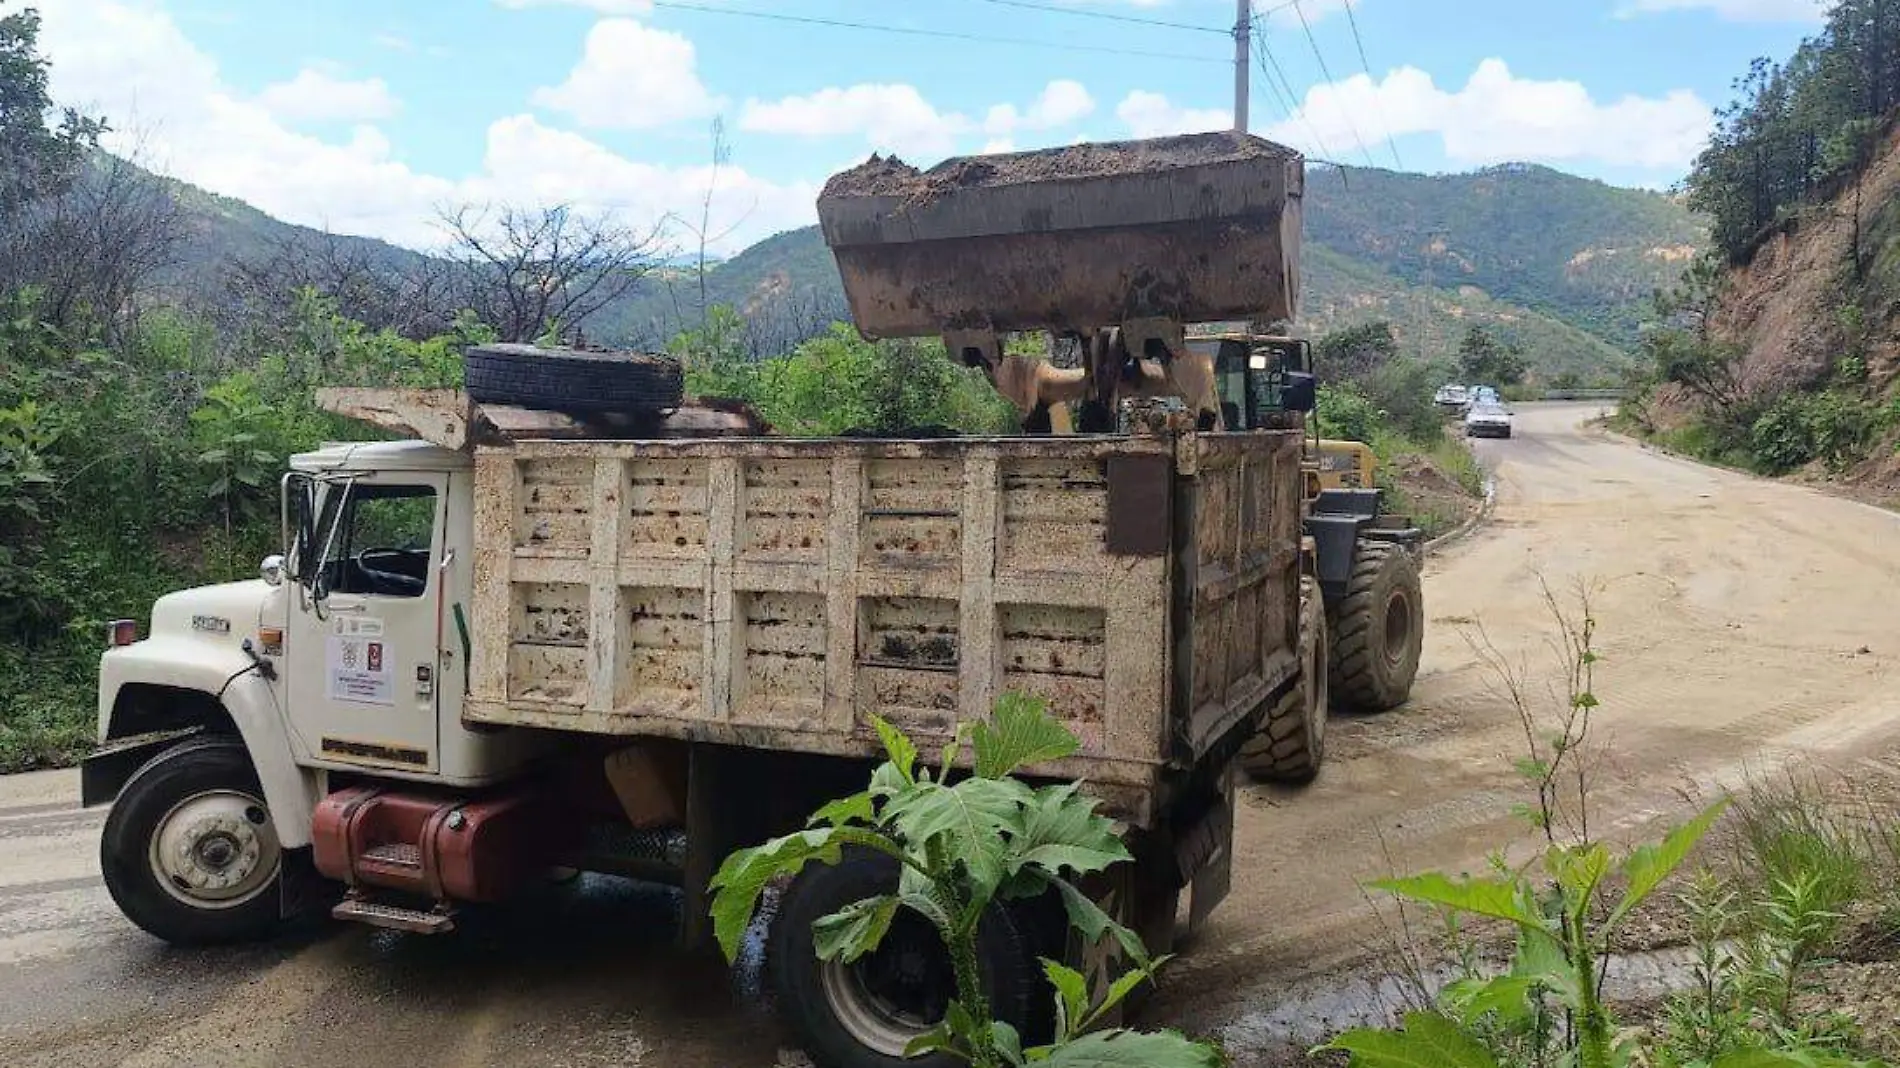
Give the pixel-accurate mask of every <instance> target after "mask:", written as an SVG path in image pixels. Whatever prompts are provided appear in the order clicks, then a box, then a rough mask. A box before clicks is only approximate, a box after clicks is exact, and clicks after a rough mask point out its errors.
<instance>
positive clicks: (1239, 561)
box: [1173, 430, 1300, 753]
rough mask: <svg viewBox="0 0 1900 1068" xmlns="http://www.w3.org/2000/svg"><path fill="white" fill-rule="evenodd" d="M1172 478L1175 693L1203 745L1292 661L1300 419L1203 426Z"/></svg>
mask: <svg viewBox="0 0 1900 1068" xmlns="http://www.w3.org/2000/svg"><path fill="white" fill-rule="evenodd" d="M1183 447H1184V448H1191V449H1193V451H1194V456H1193V459H1192V463H1191V464H1186V465H1184V466H1191V468H1192V470H1193V472H1194V474H1193V476H1192V477H1188V478H1182V479H1180V480H1178V481H1177V483H1176V488H1175V507H1176V523H1175V532H1176V534H1175V553H1176V557H1177V559H1176V564H1177V568H1176V584H1177V595H1176V596H1177V599H1176V602H1175V606H1174V614H1173V620H1174V655H1175V661H1174V678H1173V693H1174V701H1175V702H1176V705H1177V716H1178V721H1179V723H1180V725H1181V728H1182V730H1181V734H1180V736H1179V740H1180V742H1181V743H1182V745H1183V746H1184V747H1185V748H1186V749H1187V750H1188V751H1189V752H1190V753H1198V752H1200V751H1203V750H1204V749H1205V748H1207V747H1208V746H1209V745H1211V744H1212V743H1213V742H1214V741H1216V740H1217V739H1218V738H1220V737H1221V736H1223V735H1225V734H1226V733H1227V732H1228V731H1230V730H1232V729H1233V728H1234V727H1235V726H1236V725H1238V724H1241V723H1243V722H1251V721H1253V720H1254V719H1256V718H1257V717H1258V716H1259V714H1260V713H1261V712H1262V711H1263V710H1264V705H1265V702H1266V701H1267V700H1269V699H1270V698H1271V697H1272V695H1273V694H1274V693H1275V692H1276V691H1277V690H1279V689H1280V688H1281V687H1282V686H1283V685H1284V684H1285V683H1286V682H1287V680H1288V679H1290V678H1291V677H1292V676H1293V674H1294V672H1295V671H1296V670H1297V656H1296V650H1297V647H1298V634H1297V632H1296V628H1297V615H1298V605H1299V533H1300V528H1299V497H1298V478H1299V449H1300V437H1299V432H1297V431H1291V430H1288V431H1254V432H1248V433H1237V434H1202V435H1197V436H1196V437H1195V438H1194V439H1193V440H1192V441H1191V442H1190V443H1188V444H1186V445H1184V446H1183Z"/></svg>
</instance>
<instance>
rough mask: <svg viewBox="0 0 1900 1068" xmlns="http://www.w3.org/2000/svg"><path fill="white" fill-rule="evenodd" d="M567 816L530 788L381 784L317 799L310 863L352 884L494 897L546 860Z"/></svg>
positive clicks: (556, 848)
mask: <svg viewBox="0 0 1900 1068" xmlns="http://www.w3.org/2000/svg"><path fill="white" fill-rule="evenodd" d="M573 826H574V821H572V820H568V819H562V818H560V816H559V814H558V813H557V812H555V811H554V806H553V805H551V804H549V803H548V802H547V801H545V800H543V799H542V797H541V795H540V794H539V793H538V792H535V791H525V790H524V791H519V792H513V793H504V794H491V795H486V796H482V797H479V798H475V797H456V796H450V795H442V794H430V793H424V792H420V791H417V792H409V791H403V790H397V789H392V788H387V787H381V786H354V787H350V788H348V789H344V790H339V791H337V792H336V793H333V794H331V795H330V796H328V797H326V798H324V799H323V800H322V801H321V802H320V803H318V805H317V810H316V816H315V820H314V822H313V825H312V829H311V837H312V845H313V847H314V848H313V849H312V853H313V859H314V861H315V863H316V867H317V870H318V871H320V872H322V873H323V874H324V875H325V876H327V877H329V878H331V879H336V880H338V881H340V882H344V883H347V884H349V885H350V886H352V887H379V888H382V889H387V890H397V891H401V892H403V893H408V894H415V895H419V896H423V897H428V898H431V899H433V900H436V901H481V902H491V901H500V900H502V899H504V898H506V897H508V896H509V895H510V894H512V893H514V891H515V890H517V889H519V888H520V887H521V886H522V885H523V884H525V883H526V882H528V881H529V880H531V879H533V878H535V877H536V876H537V875H539V874H540V873H542V872H544V871H546V870H547V869H548V868H549V867H551V866H552V865H553V864H554V863H555V862H556V861H557V859H558V858H559V857H560V855H561V854H562V852H563V846H564V843H565V841H566V838H567V832H568V831H569V830H570V829H571V828H572V827H573Z"/></svg>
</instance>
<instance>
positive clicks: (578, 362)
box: [463, 345, 685, 414]
mask: <svg viewBox="0 0 1900 1068" xmlns="http://www.w3.org/2000/svg"><path fill="white" fill-rule="evenodd" d="M463 379H464V385H465V387H466V388H467V390H468V395H469V396H470V397H473V398H474V399H475V400H478V401H481V402H482V403H484V404H512V405H519V406H521V407H523V408H539V409H543V410H546V411H555V412H625V413H629V414H632V413H644V412H663V411H669V410H671V409H674V408H678V407H679V406H680V404H681V403H682V402H683V400H684V397H685V379H684V375H683V372H682V371H681V370H680V365H679V361H677V360H672V359H668V358H667V357H664V356H648V355H646V354H644V353H633V352H586V351H581V350H578V349H544V348H539V347H537V346H534V345H477V346H475V347H474V348H471V349H469V350H468V353H467V355H466V356H465V357H464V363H463Z"/></svg>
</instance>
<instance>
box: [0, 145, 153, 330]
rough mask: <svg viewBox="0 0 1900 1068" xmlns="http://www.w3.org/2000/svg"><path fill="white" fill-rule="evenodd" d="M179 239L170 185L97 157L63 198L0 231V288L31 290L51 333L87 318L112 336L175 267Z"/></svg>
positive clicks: (16, 215)
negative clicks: (35, 292) (54, 328)
mask: <svg viewBox="0 0 1900 1068" xmlns="http://www.w3.org/2000/svg"><path fill="white" fill-rule="evenodd" d="M185 236H186V221H185V215H184V212H183V211H182V210H181V209H180V208H179V206H178V202H177V200H176V198H175V197H174V196H173V193H172V187H171V186H170V184H169V183H167V182H166V181H165V180H164V179H162V178H159V177H157V176H156V175H153V174H152V173H150V172H148V171H146V170H145V169H143V168H141V167H139V166H138V165H137V164H135V163H133V162H131V161H130V160H127V159H124V158H121V157H119V156H114V155H109V154H107V153H103V152H97V153H94V154H93V158H92V159H91V160H90V161H89V162H88V163H87V165H86V167H85V169H84V170H83V171H82V172H81V173H80V175H79V176H78V178H77V179H76V180H75V181H74V182H73V183H72V185H71V186H70V187H68V188H67V189H66V190H65V191H64V192H63V193H61V194H59V195H57V196H52V197H48V198H45V199H43V200H41V201H39V202H37V203H34V204H32V205H29V206H28V207H26V208H25V209H24V210H21V211H18V212H13V213H10V214H9V215H8V216H7V217H6V219H5V221H4V223H0V288H6V289H13V288H18V287H21V286H26V285H31V286H33V287H34V288H35V289H36V290H38V292H39V294H40V314H41V316H42V317H44V318H45V319H46V320H47V321H49V322H52V323H55V324H57V325H60V326H71V325H73V324H75V323H77V322H79V321H80V320H81V319H82V318H84V317H88V316H90V317H91V318H92V319H93V320H94V321H96V322H97V323H98V324H99V325H100V326H102V327H104V328H105V329H106V330H108V331H116V330H119V329H121V328H123V327H124V326H125V325H126V324H128V323H130V322H131V321H132V320H133V319H134V318H136V315H137V311H138V298H139V297H140V296H141V295H143V294H144V293H146V292H147V291H148V290H149V289H150V288H151V287H152V286H153V285H154V284H155V283H156V281H157V279H158V278H159V276H160V275H161V274H162V273H163V272H164V271H165V270H166V269H167V268H170V267H172V266H175V265H176V264H177V263H178V260H179V256H180V252H181V247H182V244H183V242H184V239H185Z"/></svg>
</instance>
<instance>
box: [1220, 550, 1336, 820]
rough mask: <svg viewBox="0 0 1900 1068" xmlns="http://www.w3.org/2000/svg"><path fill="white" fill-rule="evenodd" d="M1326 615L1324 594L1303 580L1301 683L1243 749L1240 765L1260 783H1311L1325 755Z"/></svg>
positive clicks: (1286, 696) (1277, 704) (1310, 580)
mask: <svg viewBox="0 0 1900 1068" xmlns="http://www.w3.org/2000/svg"><path fill="white" fill-rule="evenodd" d="M1325 649H1326V612H1325V610H1324V609H1323V608H1322V607H1321V605H1320V596H1319V589H1318V588H1317V587H1316V586H1315V585H1314V583H1313V580H1312V579H1310V578H1302V579H1300V680H1299V681H1298V682H1297V683H1295V684H1294V686H1293V688H1292V689H1291V690H1288V691H1287V692H1286V693H1285V694H1284V695H1282V696H1281V698H1280V700H1279V702H1278V703H1276V704H1275V705H1274V706H1273V708H1272V710H1271V711H1269V712H1268V713H1267V719H1266V722H1264V723H1262V724H1261V725H1260V731H1259V733H1257V734H1255V735H1254V736H1253V737H1252V738H1249V739H1248V740H1247V743H1246V744H1245V745H1243V746H1241V749H1240V766H1241V767H1243V768H1245V769H1246V770H1247V774H1249V775H1251V776H1253V777H1254V778H1255V779H1259V780H1263V781H1269V782H1285V783H1295V784H1298V783H1307V782H1312V781H1313V779H1314V778H1315V777H1317V776H1318V775H1319V766H1320V760H1321V759H1322V757H1323V756H1324V755H1325V750H1326V693H1327V678H1326V660H1325Z"/></svg>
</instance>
